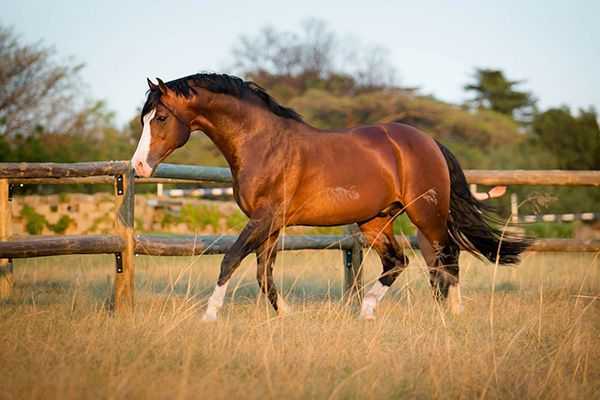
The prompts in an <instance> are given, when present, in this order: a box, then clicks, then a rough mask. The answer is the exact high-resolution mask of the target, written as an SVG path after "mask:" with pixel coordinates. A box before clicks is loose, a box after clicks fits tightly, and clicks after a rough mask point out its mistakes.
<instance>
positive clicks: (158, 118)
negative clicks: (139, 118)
mask: <svg viewBox="0 0 600 400" xmlns="http://www.w3.org/2000/svg"><path fill="white" fill-rule="evenodd" d="M156 120H157V121H158V122H165V121H166V120H167V117H166V116H161V117H157V118H156Z"/></svg>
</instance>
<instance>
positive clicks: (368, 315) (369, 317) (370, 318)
mask: <svg viewBox="0 0 600 400" xmlns="http://www.w3.org/2000/svg"><path fill="white" fill-rule="evenodd" d="M360 319H361V320H363V321H375V320H376V319H377V317H376V316H375V315H374V314H373V313H361V314H360Z"/></svg>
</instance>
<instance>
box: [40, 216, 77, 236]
mask: <svg viewBox="0 0 600 400" xmlns="http://www.w3.org/2000/svg"><path fill="white" fill-rule="evenodd" d="M74 221H75V220H74V219H73V218H71V217H69V216H68V215H63V216H62V217H60V219H59V220H58V221H57V222H56V224H50V223H46V226H47V227H48V229H50V230H51V231H52V232H54V233H57V234H59V235H62V234H63V233H65V231H66V230H67V228H68V227H69V225H71V223H72V222H74Z"/></svg>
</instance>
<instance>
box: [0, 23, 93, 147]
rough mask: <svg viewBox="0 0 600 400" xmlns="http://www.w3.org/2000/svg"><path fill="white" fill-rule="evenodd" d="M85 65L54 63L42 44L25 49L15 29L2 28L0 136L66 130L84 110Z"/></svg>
mask: <svg viewBox="0 0 600 400" xmlns="http://www.w3.org/2000/svg"><path fill="white" fill-rule="evenodd" d="M81 68H82V65H70V64H66V63H65V64H62V63H57V62H56V61H54V51H53V50H52V49H51V48H47V47H43V46H42V45H41V44H39V43H38V44H33V45H22V44H20V43H19V39H18V37H17V36H16V35H15V34H14V33H13V31H12V30H11V29H8V28H5V27H2V26H0V134H3V135H4V136H7V137H14V136H15V135H17V134H22V135H29V134H32V133H33V132H35V131H36V130H39V127H40V126H41V127H43V129H44V131H46V132H50V131H53V130H55V129H57V128H58V127H62V126H64V123H65V121H66V120H67V119H69V118H70V116H71V115H72V113H73V111H74V110H75V111H76V110H78V109H81V108H82V101H81V100H80V99H81V98H82V96H81V95H80V91H81V86H82V84H81V79H80V77H79V74H78V73H79V71H80V70H81Z"/></svg>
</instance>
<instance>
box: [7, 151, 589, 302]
mask: <svg viewBox="0 0 600 400" xmlns="http://www.w3.org/2000/svg"><path fill="white" fill-rule="evenodd" d="M465 174H466V176H467V179H468V180H469V182H470V183H475V184H485V185H495V184H505V185H587V186H600V171H474V170H467V171H465ZM198 181H203V182H205V181H209V182H220V183H231V181H232V177H231V172H230V171H229V169H227V168H214V167H196V166H187V165H173V164H162V165H160V166H159V167H158V168H157V171H156V173H155V176H154V177H153V178H136V177H134V175H133V172H132V169H131V165H130V162H129V161H110V162H93V163H74V164H57V163H6V164H0V297H2V296H7V295H10V288H11V286H12V281H13V276H12V263H11V259H13V258H28V257H41V256H51V255H63V254H103V253H106V254H115V256H116V275H115V290H114V293H115V294H114V296H115V297H114V307H115V309H117V310H118V309H130V308H132V307H133V282H134V280H133V278H134V265H133V262H134V255H135V254H147V255H156V256H184V255H188V256H189V255H198V254H222V253H224V252H226V251H227V250H228V249H229V248H230V247H231V245H232V244H233V242H234V241H235V238H236V237H235V236H220V237H217V236H196V237H194V236H151V235H135V234H134V230H133V220H134V186H135V184H147V183H179V182H185V183H193V182H198ZM15 184H111V185H113V186H114V194H115V234H114V235H88V236H62V237H36V236H34V237H24V238H14V237H12V235H11V215H10V203H9V200H10V197H11V191H12V189H11V188H12V186H13V185H15ZM401 243H402V245H403V246H404V247H413V248H416V247H417V244H416V241H415V239H414V238H412V237H411V238H401ZM279 245H280V248H281V249H284V250H302V249H337V250H341V251H343V254H344V273H345V282H346V289H347V290H350V291H353V292H355V293H356V292H358V293H360V292H361V291H362V276H361V274H360V268H359V267H360V263H361V260H362V247H361V246H362V245H361V243H360V241H359V240H357V239H356V238H355V236H353V235H351V234H346V235H321V236H293V235H292V236H286V237H285V238H281V239H280V244H279ZM530 250H532V251H593V252H598V251H600V240H572V239H540V240H536V241H534V243H533V245H532V246H531V248H530Z"/></svg>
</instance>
